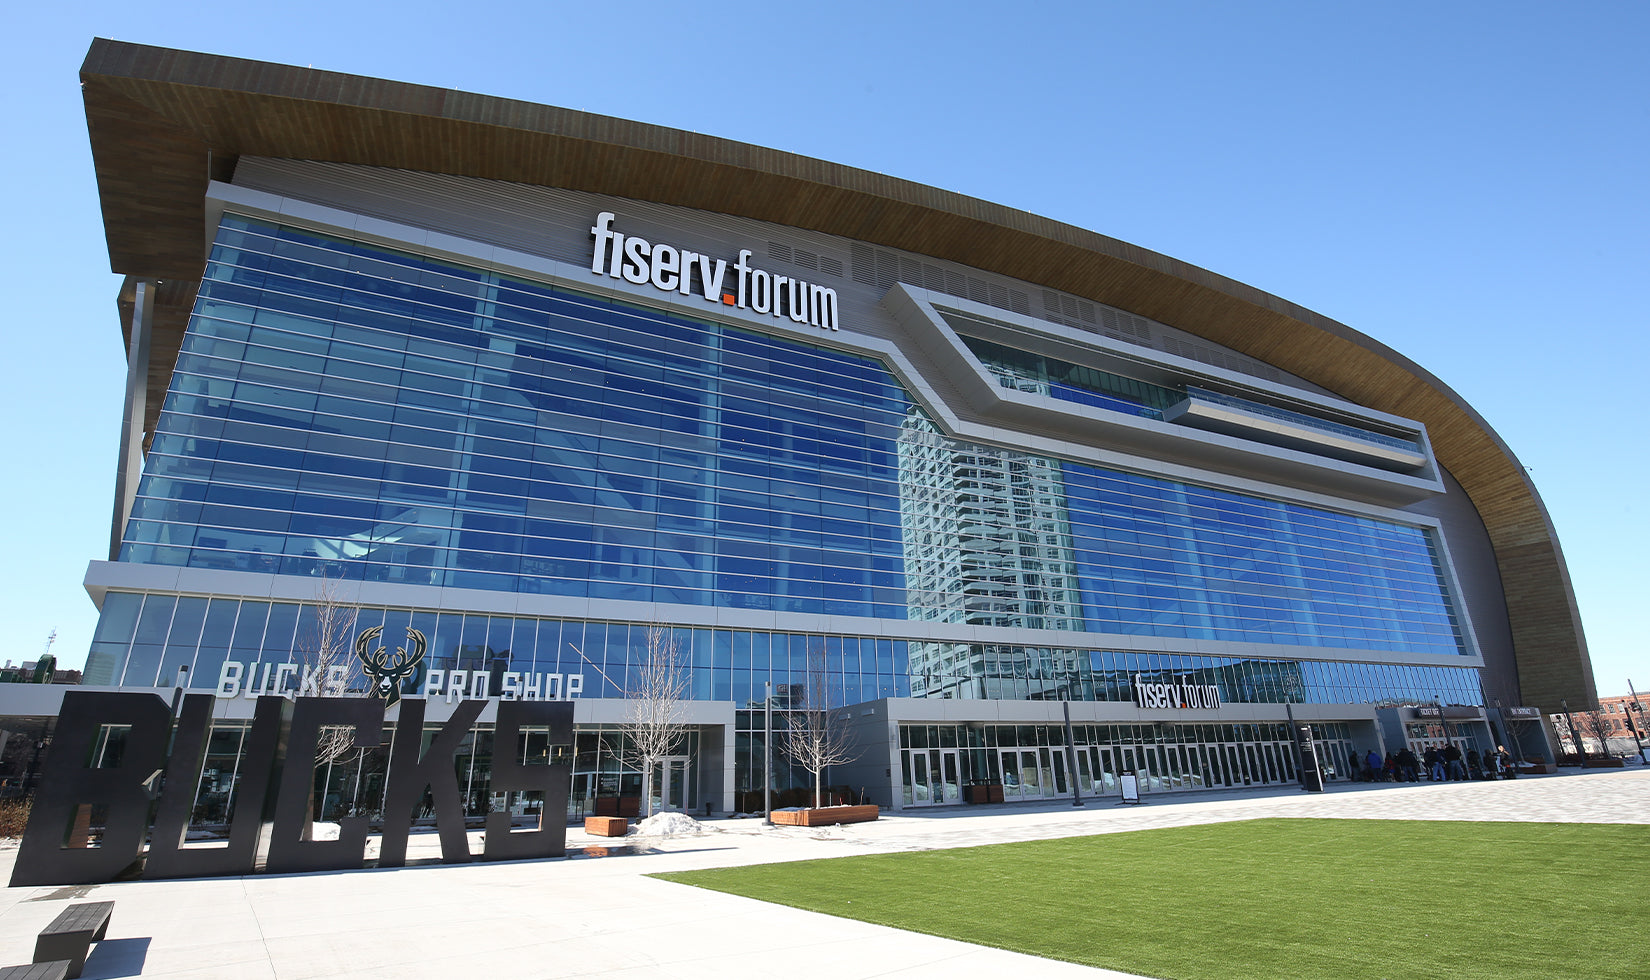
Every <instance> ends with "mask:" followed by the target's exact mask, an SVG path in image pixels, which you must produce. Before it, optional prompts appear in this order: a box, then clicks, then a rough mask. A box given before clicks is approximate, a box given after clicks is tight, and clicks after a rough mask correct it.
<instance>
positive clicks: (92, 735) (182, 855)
mask: <svg viewBox="0 0 1650 980" xmlns="http://www.w3.org/2000/svg"><path fill="white" fill-rule="evenodd" d="M215 702H216V699H215V698H214V697H213V696H212V695H210V694H191V695H188V696H187V697H185V698H184V699H183V704H182V708H181V710H180V711H179V712H178V717H177V723H176V731H175V734H174V725H173V718H172V710H171V707H170V706H169V705H168V704H167V703H166V701H164V700H163V699H162V698H161V697H160V696H159V695H155V694H122V693H108V692H91V691H69V692H67V693H65V694H64V696H63V709H62V712H61V713H60V714H59V715H58V719H57V731H56V734H55V735H54V736H53V739H52V746H51V750H50V752H49V753H48V755H47V756H46V760H45V764H44V766H43V767H42V769H41V779H40V789H39V790H38V791H37V792H36V795H35V800H34V808H33V810H32V812H31V813H30V815H29V825H28V827H27V829H26V830H25V831H24V833H23V840H22V843H21V846H20V847H19V849H18V854H17V862H16V865H15V867H14V869H13V872H12V877H11V883H12V884H13V885H67V884H90V883H96V882H105V881H113V880H114V879H116V878H119V877H135V876H138V875H141V876H142V877H145V878H177V877H190V876H212V875H241V874H251V873H255V872H258V871H264V870H268V871H271V872H295V871H331V870H344V869H349V868H360V867H362V866H363V865H364V864H365V863H366V861H365V852H366V841H367V835H368V834H369V833H370V832H371V830H372V828H371V827H370V826H369V823H368V819H367V818H366V817H348V818H345V819H343V820H340V821H339V824H340V828H339V831H340V832H339V835H338V839H337V840H335V841H311V840H305V839H304V838H305V837H306V836H307V835H306V834H305V829H306V827H307V825H308V823H309V820H308V817H309V813H310V807H311V806H312V805H313V804H312V798H311V793H312V787H313V785H314V768H315V753H316V742H317V739H318V737H319V733H320V731H321V730H322V729H323V728H328V727H343V728H348V729H351V730H353V733H354V744H355V745H356V746H357V747H360V748H372V747H375V746H377V745H379V744H380V742H381V739H382V735H383V728H384V702H382V701H380V700H378V699H377V698H371V697H368V698H299V699H297V701H296V702H293V701H291V700H288V699H286V698H282V697H273V696H269V697H261V698H259V699H258V703H257V706H256V709H255V712H254V715H253V720H252V729H251V731H250V733H249V734H248V737H247V739H246V743H245V748H244V750H243V755H242V757H241V760H240V778H239V781H238V788H237V794H236V802H235V807H234V813H233V817H232V820H231V823H230V826H229V839H228V841H227V842H226V843H224V844H212V845H198V844H197V845H192V846H188V847H185V846H184V835H185V833H186V832H187V830H188V827H189V817H190V811H191V809H192V808H193V806H194V802H195V794H196V791H197V790H198V788H199V786H200V779H201V769H202V766H203V763H204V760H205V757H206V746H207V742H208V740H209V738H210V736H211V730H212V709H213V706H214V704H215ZM486 707H487V702H485V701H464V702H460V703H459V704H458V705H457V706H456V710H455V711H454V712H453V716H452V718H451V720H449V721H448V722H447V724H446V725H445V726H443V727H442V728H441V730H440V731H439V732H438V733H437V734H436V736H435V738H434V740H433V741H432V742H431V744H430V746H429V748H428V750H426V751H423V752H422V753H421V752H420V745H421V742H422V740H423V734H424V708H425V702H424V701H422V700H418V699H411V698H408V699H405V700H402V701H401V702H400V719H399V722H398V723H397V724H396V726H395V737H394V741H393V743H392V746H391V752H390V759H389V769H388V773H387V784H386V787H385V798H384V825H383V828H382V831H383V841H382V848H381V852H380V853H381V855H382V856H381V857H380V859H379V861H378V865H379V866H380V867H396V866H399V865H402V864H404V863H405V862H406V853H407V836H408V832H409V830H410V828H411V824H412V821H413V819H414V818H415V817H416V816H417V815H418V813H417V811H418V810H419V805H420V803H421V802H422V801H423V799H424V798H425V794H426V791H427V792H428V794H429V798H430V800H431V802H432V808H433V811H434V817H435V823H436V829H437V831H438V832H439V834H440V836H441V855H442V860H443V861H446V862H449V863H458V862H464V861H469V860H472V859H473V858H474V857H477V856H479V857H480V858H481V859H482V860H517V859H521V858H532V857H559V856H560V855H561V854H562V853H563V852H564V851H565V849H566V843H567V826H566V821H565V817H564V814H566V812H567V791H568V783H569V780H570V779H571V772H570V770H569V767H568V765H567V763H566V762H552V763H551V764H548V765H527V764H523V763H522V762H520V761H519V759H520V756H519V753H518V751H517V739H518V737H519V735H520V733H521V730H522V728H523V727H524V726H531V727H536V728H541V729H547V730H548V744H549V745H550V746H551V747H552V748H554V747H558V746H570V745H571V744H572V741H573V704H572V702H569V701H500V702H499V704H498V722H497V724H496V726H495V734H494V740H493V741H494V745H495V751H494V761H493V772H492V784H491V790H492V792H494V793H514V792H540V793H542V794H543V798H544V802H543V807H542V809H541V810H540V817H539V826H538V828H537V829H533V830H522V831H512V830H511V827H510V823H511V820H510V815H509V814H508V813H493V814H489V815H488V817H487V821H486V830H487V842H486V846H485V848H484V849H483V851H482V853H481V854H480V855H472V854H471V853H470V849H469V845H468V840H467V837H466V835H465V828H464V819H465V814H464V807H463V803H462V798H461V793H460V790H459V785H458V774H457V771H456V770H455V767H454V765H453V753H454V751H455V750H456V749H457V748H458V747H459V746H460V744H461V743H462V742H463V740H464V736H465V734H466V733H468V732H469V731H470V730H471V728H472V727H473V726H474V724H475V721H476V719H477V718H478V717H479V716H480V715H481V713H482V711H483V710H484V709H485V708H486ZM168 740H171V742H172V749H171V752H170V758H168V752H167V742H168ZM552 757H554V752H552ZM163 778H164V781H163ZM157 784H158V785H159V787H160V788H159V790H158V792H157ZM157 796H158V798H159V801H160V802H159V807H158V809H157V810H156V813H155V821H154V828H153V831H152V833H151V832H150V826H149V818H150V810H151V808H152V806H153V801H154V800H155V799H156V797H157ZM93 825H97V826H101V827H102V828H103V832H102V838H101V840H99V841H98V843H97V846H88V845H89V844H90V834H89V830H90V828H91V827H92V826H93ZM146 834H147V835H148V836H149V847H148V849H147V851H145V849H144V847H143V844H144V838H145V835H146Z"/></svg>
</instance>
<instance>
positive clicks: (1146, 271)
mask: <svg viewBox="0 0 1650 980" xmlns="http://www.w3.org/2000/svg"><path fill="white" fill-rule="evenodd" d="M80 77H81V82H82V87H83V95H84V98H85V103H86V119H87V126H88V128H89V130H90V133H91V142H92V155H93V160H94V162H95V165H96V169H97V181H98V190H99V193H100V195H101V198H102V207H103V221H104V229H105V232H106V234H107V236H108V243H109V260H110V265H111V267H112V268H113V270H114V271H115V272H117V273H122V274H125V275H127V276H129V277H132V278H147V279H160V280H162V281H163V282H164V285H163V286H162V288H161V290H160V292H159V300H158V303H157V310H156V319H155V335H154V339H153V342H152V345H151V360H150V364H149V386H150V397H149V400H148V405H149V413H150V418H149V419H148V424H147V425H146V430H152V429H153V423H154V416H155V414H156V413H157V412H158V410H159V405H160V403H161V396H162V395H163V394H164V393H165V390H166V385H167V383H168V380H169V378H170V373H171V368H172V364H173V362H174V361H175V359H176V355H177V350H178V345H179V343H180V342H181V340H182V336H183V329H184V326H185V324H186V322H187V318H188V313H189V307H190V305H191V304H192V303H193V298H194V293H195V289H196V287H197V286H198V284H199V280H200V276H201V272H202V268H203V264H204V252H203V247H204V246H203V243H204V237H203V229H204V225H205V201H204V196H205V192H206V185H207V182H208V180H211V179H219V180H227V179H229V178H230V176H231V175H232V173H233V169H234V164H235V161H236V160H237V159H238V158H239V157H240V156H241V155H242V154H247V155H255V156H267V157H284V158H291V159H304V160H322V161H329V162H337V163H350V164H361V165H367V166H377V167H395V168H403V169H407V170H418V171H427V172H431V173H441V174H452V175H457V176H464V177H481V178H488V179H493V180H508V181H515V182H519V183H524V184H534V185H541V186H547V187H561V188H568V189H572V190H579V191H587V192H590V193H595V194H605V195H612V196H616V197H624V198H633V199H638V200H645V201H654V202H658V203H662V204H672V205H680V206H684V207H690V208H698V209H702V210H706V211H712V212H718V213H723V214H732V215H739V216H742V217H747V218H754V219H758V220H761V221H770V222H774V223H776V224H780V225H787V226H792V227H796V228H805V229H810V230H814V231H819V232H824V233H828V234H832V235H841V236H843V237H846V238H850V239H854V240H857V241H862V242H867V243H871V244H876V245H882V246H886V247H889V248H896V249H904V250H907V251H911V252H916V253H919V254H922V255H929V256H934V257H936V258H941V259H949V260H951V261H954V262H959V263H962V264H965V265H969V266H974V267H976V268H980V269H984V270H988V271H991V272H997V273H1001V274H1003V275H1007V276H1013V277H1015V278H1018V279H1023V280H1026V281H1028V282H1033V283H1038V284H1042V285H1046V286H1049V287H1051V288H1054V289H1058V290H1062V291H1064V292H1068V293H1072V294H1075V295H1078V296H1085V297H1088V298H1090V299H1092V300H1095V301H1096V302H1100V303H1106V304H1109V305H1111V306H1115V307H1119V308H1121V309H1125V310H1129V311H1132V312H1134V313H1138V314H1140V315H1142V316H1146V317H1150V318H1152V319H1154V320H1158V321H1161V322H1163V323H1166V324H1169V325H1171V326H1174V327H1178V328H1180V329H1182V330H1187V331H1190V332H1192V333H1195V334H1198V335H1200V336H1202V337H1205V338H1207V339H1209V340H1211V341H1213V342H1215V343H1218V344H1222V345H1224V346H1226V347H1229V348H1232V349H1233V350H1237V351H1240V352H1242V353H1244V354H1248V355H1250V356H1252V357H1256V358H1259V359H1261V360H1264V361H1267V362H1269V363H1271V364H1274V365H1276V366H1277V367H1279V368H1281V369H1283V370H1285V371H1288V372H1290V373H1292V374H1295V375H1298V376H1299V377H1302V378H1305V379H1307V380H1309V381H1312V382H1314V383H1316V384H1319V385H1322V386H1323V387H1325V388H1327V389H1329V390H1331V391H1334V392H1337V393H1339V394H1341V395H1343V396H1345V397H1346V398H1348V399H1351V400H1352V401H1355V402H1357V403H1359V404H1362V405H1367V406H1370V407H1372V408H1376V409H1380V410H1382V411H1386V412H1391V413H1393V414H1396V415H1401V416H1404V417H1406V418H1412V419H1417V420H1419V421H1422V422H1424V423H1425V424H1426V426H1427V429H1428V432H1429V433H1430V435H1431V438H1432V443H1433V448H1434V450H1435V452H1436V454H1437V456H1438V459H1439V461H1440V462H1441V463H1442V464H1443V465H1444V467H1445V468H1446V469H1448V470H1449V471H1450V473H1451V474H1452V475H1453V476H1454V477H1455V478H1456V479H1457V480H1458V481H1459V482H1460V483H1461V485H1462V486H1463V487H1464V488H1465V490H1466V492H1467V494H1468V496H1469V497H1470V498H1471V500H1472V502H1473V504H1474V505H1475V506H1476V507H1477V509H1478V512H1479V515H1480V516H1481V517H1482V519H1483V521H1484V524H1485V527H1486V528H1487V529H1488V531H1489V535H1490V540H1491V543H1492V545H1493V547H1494V549H1495V553H1496V559H1497V563H1498V565H1499V568H1500V572H1501V579H1502V586H1503V589H1504V592H1505V595H1506V600H1507V606H1508V610H1509V615H1510V620H1511V628H1512V636H1513V642H1514V652H1515V655H1516V657H1517V661H1518V672H1519V682H1520V685H1521V687H1522V692H1523V700H1524V702H1525V703H1526V704H1532V705H1539V706H1541V707H1543V708H1544V709H1548V710H1556V709H1557V707H1558V702H1559V699H1560V698H1568V699H1570V700H1571V701H1572V703H1578V704H1582V703H1591V702H1592V701H1593V699H1594V696H1595V695H1594V691H1593V680H1592V668H1591V665H1590V663H1589V661H1588V658H1587V652H1586V641H1585V639H1584V637H1583V634H1582V629H1581V620H1580V616H1579V614H1578V612H1577V609H1576V604H1575V597H1574V593H1573V590H1572V588H1571V585H1570V579H1569V573H1568V571H1567V569H1566V568H1565V565H1564V560H1563V555H1562V553H1561V551H1560V549H1559V545H1558V539H1557V537H1556V535H1555V534H1554V531H1553V527H1552V522H1551V521H1550V520H1549V519H1548V516H1547V512H1546V509H1545V508H1544V507H1543V505H1542V503H1541V500H1540V497H1539V496H1538V495H1537V494H1536V492H1535V488H1534V486H1533V485H1532V484H1531V483H1530V481H1529V479H1528V478H1527V477H1526V475H1525V472H1524V468H1523V467H1522V466H1521V465H1520V464H1519V462H1518V460H1517V459H1516V458H1515V457H1514V456H1513V454H1512V452H1511V451H1510V450H1509V449H1508V448H1507V446H1506V445H1505V444H1504V443H1503V442H1502V441H1501V439H1500V437H1499V436H1497V435H1496V434H1495V432H1494V431H1493V430H1492V429H1491V428H1490V427H1489V426H1488V425H1487V424H1486V423H1485V422H1484V420H1483V419H1482V418H1480V417H1479V415H1478V413H1477V412H1475V411H1474V410H1473V409H1472V407H1471V406H1469V405H1467V404H1466V402H1464V401H1463V400H1462V399H1461V398H1460V396H1458V395H1457V394H1456V393H1455V392H1453V391H1451V390H1450V389H1449V387H1448V386H1447V385H1445V384H1443V383H1442V382H1440V381H1439V380H1438V379H1437V378H1435V377H1433V376H1432V375H1431V374H1429V373H1428V372H1427V371H1426V370H1424V369H1422V368H1421V367H1420V366H1419V365H1417V364H1415V363H1413V362H1412V361H1410V360H1409V359H1407V358H1405V357H1403V356H1402V355H1400V354H1398V353H1396V352H1394V351H1392V350H1390V349H1388V348H1387V347H1385V346H1384V345H1382V344H1380V343H1378V342H1376V341H1374V340H1372V339H1370V338H1369V337H1366V336H1364V335H1363V334H1361V333H1359V332H1357V331H1355V330H1353V329H1351V328H1350V327H1347V326H1345V325H1343V324H1341V323H1337V322H1336V321H1334V320H1331V319H1329V318H1327V317H1324V316H1321V315H1319V314H1317V313H1313V312H1312V311H1310V310H1307V309H1303V308H1301V307H1299V306H1296V305H1294V304H1293V303H1290V302H1287V301H1286V300H1283V299H1279V298H1278V297H1276V296H1272V295H1269V294H1267V293H1264V292H1261V291H1260V290H1258V289H1255V288H1253V287H1250V286H1246V285H1244V284H1242V283H1239V282H1235V281H1233V280H1231V279H1227V278H1224V277H1222V276H1218V275H1215V274H1213V273H1211V272H1208V271H1206V270H1204V269H1200V268H1197V267H1195V266H1192V265H1188V264H1186V263H1184V262H1180V261H1177V260H1175V259H1171V258H1169V257H1167V256H1164V255H1159V254H1157V253H1155V252H1152V251H1149V250H1147V249H1143V248H1139V247H1137V246H1134V245H1130V244H1128V243H1126V242H1120V241H1118V240H1116V239H1113V238H1107V237H1106V236H1104V235H1098V234H1095V233H1094V232H1090V231H1084V230H1083V229H1081V228H1075V227H1073V226H1071V225H1066V224H1061V223H1060V222H1057V221H1051V220H1049V219H1047V218H1043V217H1039V216H1037V215H1034V214H1028V213H1026V212H1024V211H1016V210H1013V209H1011V208H1006V207H1002V206H999V205H995V204H990V203H987V202H985V201H980V200H976V199H974V198H969V197H964V196H962V195H959V194H953V193H950V192H948V191H943V190H938V189H936V188H933V187H926V186H923V185H921V184H915V183H911V182H909V181H904V180H899V179H896V178H893V177H888V176H885V175H882V174H876V173H870V172H867V171H864V170H856V169H854V168H852V167H845V166H841V165H838V164H833V163H826V162H824V161H821V160H814V159H810V158H807V157H801V156H797V155H794V154H790V153H783V152H780V151H778V150H770V149H764V148H762V147H757V146H750V145H747V144H743V143H735V142H731V141H728V140H723V139H717V138H716V137H712V136H705V135H701V134H698V133H688V132H683V131H680V130H674V129H666V128H664V127H661V126H651V125H647V124H645V123H638V122H630V121H627V120H622V119H613V118H610V117H607V116H598V115H592V114H590V113H586V112H577V111H573V110H570V109H558V108H555V107H553V106H542V105H534V104H531V103H526V102H516V101H512V100H510V99H499V98H492V97H489V96H482V95H472V94H470V93H466V92H457V91H451V90H446V89H439V88H430V87H427V86H422V85H410V84H406V83H402V82H390V81H383V80H380V79H373V78H363V77H360V76H355V75H343V74H338V73H335V72H326V71H315V70H312V69H307V68H294V67H288V66H284V65H272V64H266V63H262V62H255V61H244V60H240V59H236V58H224V57H219V56H215V55H206V54H196V53H192V52H185V51H174V50H170V49H166V48H156V47H149V46H145V45H137V44H126V43H122V42H117V41H107V40H101V39H100V40H97V41H94V42H93V44H92V47H91V50H90V52H89V53H88V54H87V56H86V62H85V64H84V65H82V67H81V71H80Z"/></svg>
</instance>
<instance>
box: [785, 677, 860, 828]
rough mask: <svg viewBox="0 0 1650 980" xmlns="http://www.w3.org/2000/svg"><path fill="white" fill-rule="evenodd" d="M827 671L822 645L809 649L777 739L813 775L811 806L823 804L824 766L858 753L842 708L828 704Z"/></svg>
mask: <svg viewBox="0 0 1650 980" xmlns="http://www.w3.org/2000/svg"><path fill="white" fill-rule="evenodd" d="M830 694H831V686H830V672H829V670H828V669H827V666H826V661H825V648H824V647H815V648H813V649H811V650H809V651H808V676H807V682H806V686H805V687H804V689H803V694H802V698H801V702H802V703H801V704H800V705H798V704H796V703H795V700H794V699H793V702H792V706H791V710H790V711H788V712H786V714H785V728H784V730H783V731H781V732H779V733H778V735H779V743H780V745H781V746H782V747H783V749H784V752H785V754H786V755H787V756H789V757H790V759H791V761H792V762H795V763H796V764H797V765H799V766H801V767H802V768H803V769H806V770H807V771H808V772H810V773H812V774H813V777H814V806H816V807H820V806H824V805H825V782H824V780H825V770H826V769H828V768H830V767H831V766H840V765H843V764H844V763H848V762H852V761H854V759H855V757H857V756H858V755H859V753H858V752H857V751H855V750H854V748H853V741H852V739H850V738H849V736H848V731H847V727H846V721H847V719H846V718H844V717H843V715H842V709H841V708H833V707H832V706H831V696H830Z"/></svg>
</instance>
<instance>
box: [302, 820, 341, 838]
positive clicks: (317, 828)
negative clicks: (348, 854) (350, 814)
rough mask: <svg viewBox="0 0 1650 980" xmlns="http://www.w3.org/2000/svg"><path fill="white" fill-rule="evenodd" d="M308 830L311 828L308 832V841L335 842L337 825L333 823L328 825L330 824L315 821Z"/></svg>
mask: <svg viewBox="0 0 1650 980" xmlns="http://www.w3.org/2000/svg"><path fill="white" fill-rule="evenodd" d="M310 828H311V829H310V832H309V839H310V840H337V839H338V825H337V824H335V823H330V822H326V823H323V822H322V821H320V820H317V821H315V823H313V824H311V825H310Z"/></svg>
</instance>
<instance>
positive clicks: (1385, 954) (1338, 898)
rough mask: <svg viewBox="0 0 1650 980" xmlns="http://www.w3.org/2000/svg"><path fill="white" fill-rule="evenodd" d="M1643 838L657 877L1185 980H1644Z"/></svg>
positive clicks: (1260, 823) (1089, 842) (1082, 853)
mask: <svg viewBox="0 0 1650 980" xmlns="http://www.w3.org/2000/svg"><path fill="white" fill-rule="evenodd" d="M1647 871H1650V827H1645V826H1636V825H1626V824H1605V825H1598V824H1528V823H1461V822H1438V821H1385V820H1254V821H1247V822H1242V823H1223V824H1212V825H1209V826H1203V827H1179V828H1174V829H1169V830H1148V831H1137V832H1133V833H1123V834H1106V835H1102V836H1098V837H1078V838H1071V839H1067V840H1054V841H1036V842H1030V843H1024V844H998V845H994V846H990V847H974V848H964V849H958V850H943V851H923V852H918V853H906V854H879V855H871V856H866V857H850V858H836V859H831V860H823V861H804V862H799V863H791V864H769V865H759V866H756V867H748V868H727V869H722V870H716V871H694V872H684V873H679V874H662V875H659V876H658V877H660V878H664V879H668V880H670V881H679V882H684V883H687V884H691V885H698V886H700V887H703V888H711V889H715V890H717V891H724V892H732V893H734V894H737V895H747V896H749V897H751V898H758V899H762V900H764V901H769V902H778V903H781V904H784V905H793V906H796V907H797V908H803V909H811V910H813V911H817V912H826V913H829V914H831V915H840V916H846V917H848V918H852V919H862V920H864V921H866V922H876V923H880V924H882V925H888V926H893V927H895V928H899V929H910V930H913V931H916V932H925V933H931V934H933V935H936V936H946V937H949V938H952V939H961V940H964V941H967V942H971V943H980V944H982V945H986V946H998V947H1001V948H1003V949H1011V950H1016V951H1019V952H1023V953H1030V954H1033V955H1036V956H1045V957H1050V958H1053V959H1061V960H1071V961H1072V962H1075V963H1085V964H1088V965H1091V966H1101V967H1108V968H1110V969H1114V970H1122V971H1125V972H1129V973H1138V974H1143V975H1146V976H1152V977H1167V978H1173V980H1237V978H1248V977H1255V978H1267V980H1273V978H1289V977H1299V978H1309V980H1327V978H1335V980H1341V978H1347V980H1352V978H1371V980H1377V978H1388V980H1398V978H1411V977H1426V978H1449V980H1471V978H1484V980H1520V978H1530V980H1554V978H1564V977H1576V978H1588V980H1592V978H1611V980H1615V978H1624V977H1650V959H1647V958H1646V954H1645V952H1644V950H1645V948H1646V945H1647V939H1646V934H1647V932H1650V875H1647V874H1646V872H1647Z"/></svg>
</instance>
